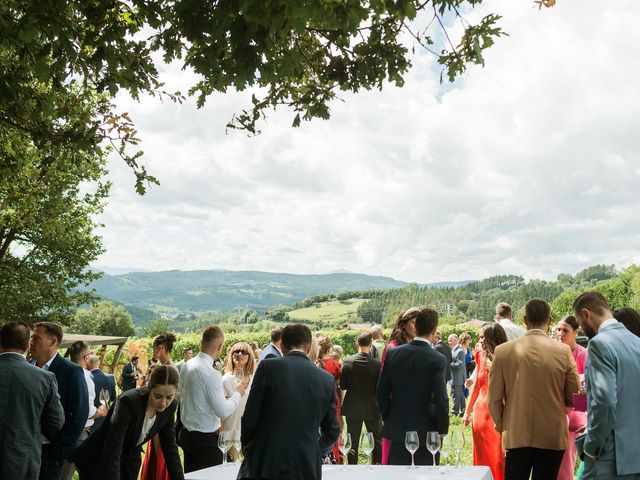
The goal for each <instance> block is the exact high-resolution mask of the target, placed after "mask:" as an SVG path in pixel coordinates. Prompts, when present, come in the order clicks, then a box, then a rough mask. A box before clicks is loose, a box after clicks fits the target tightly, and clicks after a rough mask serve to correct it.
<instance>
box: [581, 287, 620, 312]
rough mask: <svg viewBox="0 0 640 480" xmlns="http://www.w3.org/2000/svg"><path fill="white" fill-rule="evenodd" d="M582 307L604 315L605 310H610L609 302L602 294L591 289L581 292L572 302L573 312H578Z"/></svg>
mask: <svg viewBox="0 0 640 480" xmlns="http://www.w3.org/2000/svg"><path fill="white" fill-rule="evenodd" d="M583 308H586V309H587V310H590V311H592V312H595V313H597V314H600V315H604V314H605V312H606V311H607V310H611V307H610V306H609V302H607V299H606V298H604V295H602V294H601V293H600V292H596V291H593V290H592V291H590V292H584V293H582V294H581V295H580V296H578V298H576V300H575V301H574V302H573V311H574V313H579V312H580V310H582V309H583Z"/></svg>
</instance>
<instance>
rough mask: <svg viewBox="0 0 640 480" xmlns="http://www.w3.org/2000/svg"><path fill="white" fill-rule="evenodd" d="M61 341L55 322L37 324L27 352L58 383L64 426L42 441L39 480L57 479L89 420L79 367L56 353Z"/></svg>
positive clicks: (84, 383)
mask: <svg viewBox="0 0 640 480" xmlns="http://www.w3.org/2000/svg"><path fill="white" fill-rule="evenodd" d="M61 342H62V327H60V325H57V324H55V323H50V322H42V323H37V324H36V327H35V329H34V330H33V333H32V335H31V343H30V351H31V356H32V357H33V359H34V360H35V363H36V366H37V367H40V368H42V369H43V370H48V371H50V372H53V373H54V374H55V376H56V379H57V381H58V392H59V394H60V402H61V403H62V408H63V409H64V426H63V427H62V430H60V432H58V434H57V435H55V436H53V437H51V438H49V439H48V440H47V441H43V445H42V463H41V465H40V477H39V478H40V480H58V478H60V472H61V470H62V464H63V461H64V459H65V458H66V457H67V455H68V454H69V453H70V452H71V450H72V449H73V448H74V447H75V446H76V442H77V441H78V437H79V436H80V434H81V433H82V431H83V429H84V425H85V423H86V422H87V418H88V417H89V392H88V391H87V383H86V381H85V379H84V372H83V370H82V367H80V366H79V365H76V364H75V363H72V362H70V361H69V360H65V359H64V358H62V357H61V356H60V354H58V353H57V350H58V347H59V346H60V343H61Z"/></svg>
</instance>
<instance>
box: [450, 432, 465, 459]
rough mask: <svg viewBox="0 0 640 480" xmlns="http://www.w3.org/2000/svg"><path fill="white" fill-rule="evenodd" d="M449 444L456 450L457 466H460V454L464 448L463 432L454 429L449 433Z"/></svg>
mask: <svg viewBox="0 0 640 480" xmlns="http://www.w3.org/2000/svg"><path fill="white" fill-rule="evenodd" d="M451 446H452V447H453V449H454V450H455V451H456V456H457V463H456V465H457V468H460V454H461V452H462V449H463V448H464V432H463V431H462V430H456V431H454V432H453V433H452V434H451Z"/></svg>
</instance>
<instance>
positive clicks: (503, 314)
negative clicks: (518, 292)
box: [496, 302, 513, 318]
mask: <svg viewBox="0 0 640 480" xmlns="http://www.w3.org/2000/svg"><path fill="white" fill-rule="evenodd" d="M496 315H497V316H499V317H500V318H509V317H511V315H513V313H512V310H511V305H509V304H508V303H505V302H500V303H499V304H498V305H496Z"/></svg>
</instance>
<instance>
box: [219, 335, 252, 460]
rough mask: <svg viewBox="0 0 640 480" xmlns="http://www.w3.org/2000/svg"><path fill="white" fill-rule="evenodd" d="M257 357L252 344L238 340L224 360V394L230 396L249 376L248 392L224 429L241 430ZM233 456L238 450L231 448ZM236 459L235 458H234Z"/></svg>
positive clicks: (227, 430)
mask: <svg viewBox="0 0 640 480" xmlns="http://www.w3.org/2000/svg"><path fill="white" fill-rule="evenodd" d="M255 365H256V362H255V357H254V355H253V349H252V348H251V345H249V344H248V343H244V342H238V343H234V344H233V345H231V347H230V348H229V351H228V353H227V358H225V361H224V376H223V377H222V386H223V388H224V395H225V396H226V397H230V396H231V395H233V392H235V391H236V388H238V384H239V383H241V382H242V380H243V379H245V378H248V379H249V384H248V385H247V390H246V394H245V395H243V396H242V399H241V400H240V403H239V404H238V408H237V409H236V410H235V411H234V412H233V413H232V414H231V415H229V416H228V417H227V418H225V419H224V421H223V422H222V429H223V430H224V431H226V432H230V431H233V430H237V431H238V432H240V419H241V418H242V414H243V413H244V407H245V406H246V405H247V399H248V398H249V390H250V389H251V381H252V380H253V372H254V370H255ZM229 453H230V454H231V455H232V457H235V455H237V452H235V451H234V450H230V452H229ZM234 460H235V458H234Z"/></svg>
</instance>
